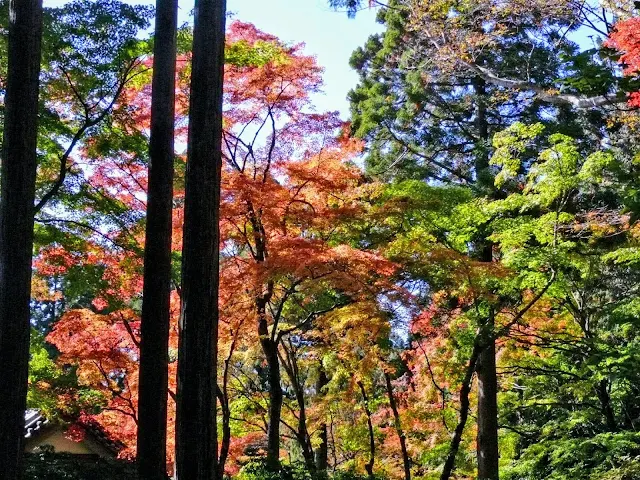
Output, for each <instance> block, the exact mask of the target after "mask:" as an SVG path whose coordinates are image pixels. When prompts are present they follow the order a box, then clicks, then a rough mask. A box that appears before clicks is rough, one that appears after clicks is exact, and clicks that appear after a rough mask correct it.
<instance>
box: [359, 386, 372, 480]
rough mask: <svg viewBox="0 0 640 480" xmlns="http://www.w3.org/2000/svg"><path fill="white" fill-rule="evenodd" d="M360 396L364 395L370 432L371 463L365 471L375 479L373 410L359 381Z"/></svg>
mask: <svg viewBox="0 0 640 480" xmlns="http://www.w3.org/2000/svg"><path fill="white" fill-rule="evenodd" d="M358 387H360V394H361V395H362V403H363V404H364V413H365V415H366V416H367V428H368V430H369V461H368V462H367V463H366V464H365V466H364V469H365V470H366V471H367V475H369V478H374V477H375V475H374V474H373V465H374V463H375V461H376V438H375V436H374V433H373V422H372V421H371V409H370V408H369V397H367V391H366V390H365V388H364V384H363V383H362V382H360V381H358Z"/></svg>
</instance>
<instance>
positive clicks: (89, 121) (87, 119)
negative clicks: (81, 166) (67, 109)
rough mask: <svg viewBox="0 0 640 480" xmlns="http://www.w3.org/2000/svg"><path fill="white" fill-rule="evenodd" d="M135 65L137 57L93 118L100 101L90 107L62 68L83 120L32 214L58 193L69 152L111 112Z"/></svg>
mask: <svg viewBox="0 0 640 480" xmlns="http://www.w3.org/2000/svg"><path fill="white" fill-rule="evenodd" d="M137 65H139V62H138V59H136V60H133V61H132V62H130V63H129V64H128V65H127V66H126V67H125V69H124V72H123V74H122V77H121V80H120V82H119V83H118V86H117V88H116V91H115V93H114V95H113V97H112V99H111V101H110V102H109V104H108V105H107V106H106V107H104V108H103V110H102V112H100V114H99V115H98V116H97V117H95V118H91V113H90V112H91V110H92V109H94V108H95V107H96V106H98V104H99V103H100V102H98V103H96V104H95V105H93V106H91V107H90V106H88V105H87V103H86V102H85V101H84V100H83V99H82V97H81V95H80V93H79V92H78V91H77V89H76V88H75V85H74V84H73V82H72V81H71V79H70V78H69V75H68V73H67V72H66V71H65V70H64V69H62V71H63V73H64V74H65V76H66V77H67V81H68V82H69V85H70V86H71V90H72V91H73V92H74V94H75V96H76V97H77V98H78V100H79V102H80V104H81V105H82V108H83V109H84V111H85V115H84V122H83V124H82V125H81V126H80V128H79V129H78V130H77V131H76V133H75V134H74V135H73V138H72V139H71V143H70V144H69V146H68V147H67V149H66V150H65V151H64V153H63V154H62V155H61V156H60V169H59V171H58V178H57V179H56V181H55V182H54V184H53V185H52V187H51V188H50V189H49V191H48V192H46V193H45V194H44V195H43V196H42V198H41V199H40V201H39V202H38V203H37V204H36V205H35V207H34V208H33V214H34V215H35V214H37V213H38V212H40V210H42V209H43V208H44V206H45V205H46V204H47V203H48V202H49V201H50V200H51V199H52V198H53V197H54V196H55V195H57V194H58V192H59V191H60V189H61V188H62V185H64V181H65V179H66V177H67V173H69V171H70V170H71V168H70V167H67V162H68V161H69V157H70V156H71V153H72V152H73V150H74V149H75V147H76V145H77V144H78V142H79V141H80V140H81V139H82V137H83V136H84V134H85V133H86V131H87V130H88V129H89V128H91V127H94V126H96V125H98V124H99V123H100V122H102V120H104V118H105V117H106V116H107V115H108V114H109V113H110V112H111V110H112V109H113V106H114V105H115V103H116V101H117V100H118V98H119V97H120V94H121V93H122V91H123V90H124V87H125V85H126V84H127V83H128V82H129V81H130V80H131V79H132V78H133V77H134V76H131V77H130V76H129V74H130V73H131V72H132V71H133V69H134V68H135V67H136V66H137Z"/></svg>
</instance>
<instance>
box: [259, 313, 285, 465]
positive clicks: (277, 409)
mask: <svg viewBox="0 0 640 480" xmlns="http://www.w3.org/2000/svg"><path fill="white" fill-rule="evenodd" d="M264 323H265V328H266V321H265V322H264ZM260 344H261V345H262V351H263V353H264V356H265V359H266V361H267V366H268V367H269V374H268V378H269V428H268V430H267V465H268V466H269V468H271V469H274V470H275V469H277V468H278V466H279V463H280V419H281V418H282V402H283V394H282V385H281V383H280V360H279V359H278V346H277V345H276V343H275V342H274V341H273V340H271V339H270V338H262V335H261V340H260Z"/></svg>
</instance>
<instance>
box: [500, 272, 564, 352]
mask: <svg viewBox="0 0 640 480" xmlns="http://www.w3.org/2000/svg"><path fill="white" fill-rule="evenodd" d="M555 279H556V271H555V270H553V271H552V272H551V277H550V278H549V281H548V282H547V283H546V285H545V286H544V287H543V288H542V289H541V290H540V291H539V292H538V293H537V294H536V296H535V297H533V298H532V299H531V300H530V301H529V303H527V304H526V305H525V306H524V307H523V308H522V310H520V311H519V312H518V313H517V314H516V315H515V316H514V317H513V319H512V320H511V321H510V322H509V323H507V324H506V325H504V326H503V327H502V328H500V329H499V330H498V331H497V332H494V334H493V335H492V339H493V340H495V339H497V338H499V337H501V336H503V335H505V334H506V333H508V332H509V330H510V329H511V327H513V326H514V325H515V324H516V323H518V322H519V321H520V319H522V317H523V316H524V315H525V314H526V313H527V312H528V311H529V310H530V309H531V308H532V307H533V306H534V305H535V304H536V303H537V302H538V300H540V299H541V298H542V296H543V295H544V294H545V293H546V292H547V290H549V287H550V286H551V284H553V282H554V281H555Z"/></svg>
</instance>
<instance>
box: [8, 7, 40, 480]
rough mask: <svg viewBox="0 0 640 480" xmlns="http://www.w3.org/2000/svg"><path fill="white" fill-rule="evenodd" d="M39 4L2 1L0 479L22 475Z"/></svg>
mask: <svg viewBox="0 0 640 480" xmlns="http://www.w3.org/2000/svg"><path fill="white" fill-rule="evenodd" d="M41 43H42V0H11V1H10V2H9V44H8V57H7V58H8V71H7V83H6V92H5V97H4V104H5V111H4V139H3V145H2V167H1V181H2V186H1V192H0V372H2V374H1V375H0V406H1V408H0V472H1V473H0V476H1V477H2V478H3V479H5V480H14V479H17V478H19V477H20V475H21V466H22V445H23V437H24V411H25V408H26V403H27V381H28V380H27V379H28V372H29V334H30V328H31V325H30V323H29V320H30V308H29V306H30V298H31V258H32V254H33V217H34V205H33V204H34V201H35V182H36V165H37V157H36V145H37V136H38V88H39V76H40V51H41Z"/></svg>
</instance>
